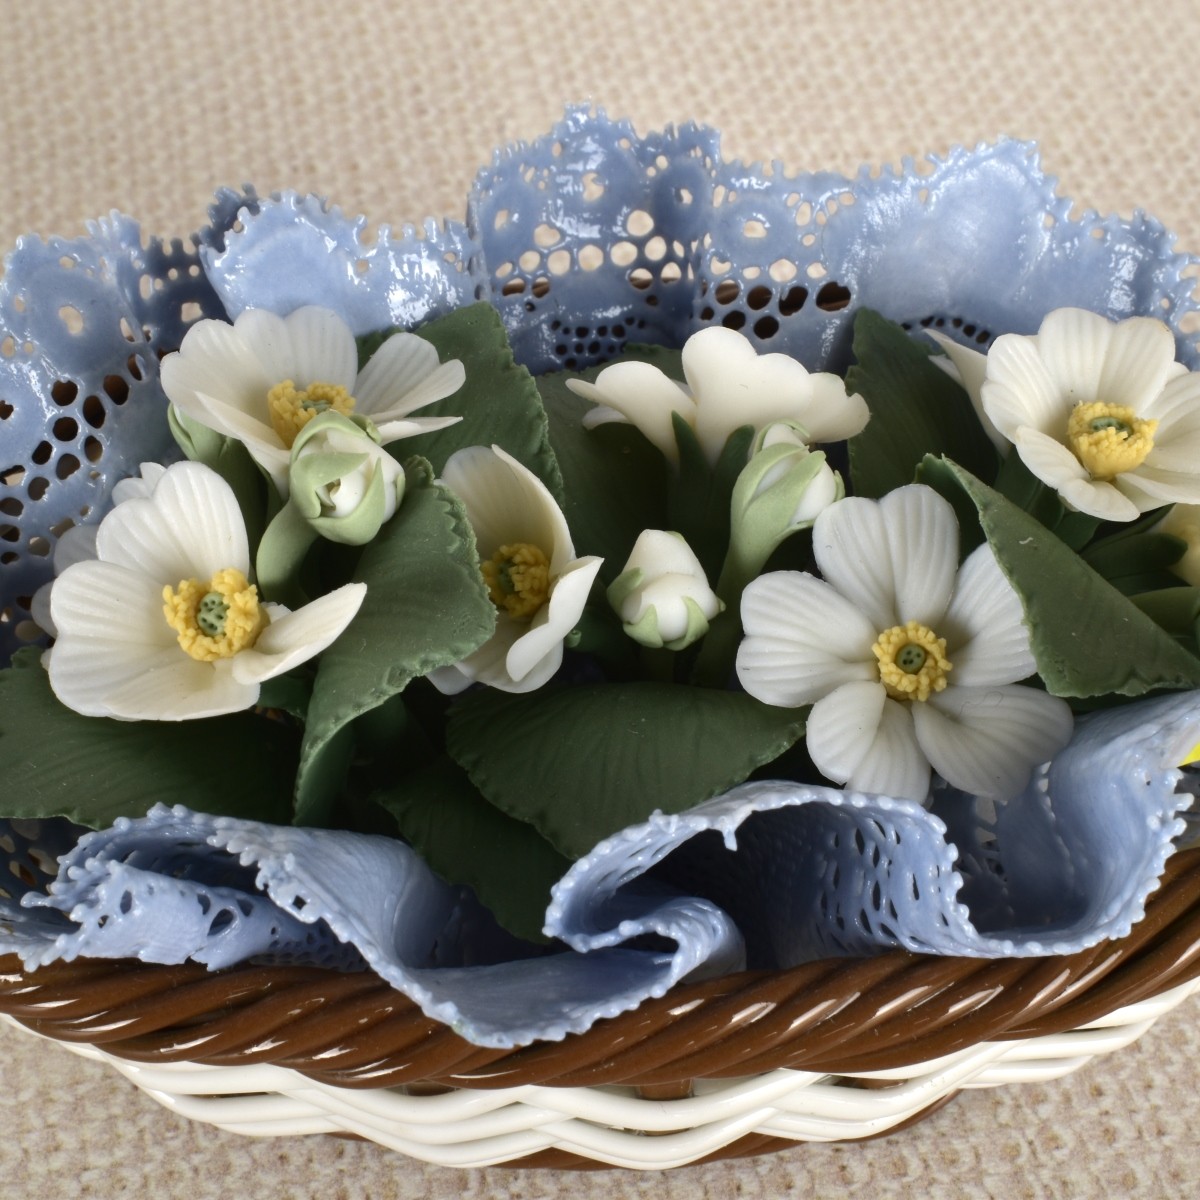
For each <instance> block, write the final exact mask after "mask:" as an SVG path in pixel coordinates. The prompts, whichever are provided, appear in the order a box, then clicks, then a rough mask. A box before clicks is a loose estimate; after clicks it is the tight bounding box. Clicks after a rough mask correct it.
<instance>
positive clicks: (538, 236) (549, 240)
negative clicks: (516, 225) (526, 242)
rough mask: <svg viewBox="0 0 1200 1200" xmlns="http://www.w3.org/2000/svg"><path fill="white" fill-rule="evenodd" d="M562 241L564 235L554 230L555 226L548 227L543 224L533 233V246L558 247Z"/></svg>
mask: <svg viewBox="0 0 1200 1200" xmlns="http://www.w3.org/2000/svg"><path fill="white" fill-rule="evenodd" d="M561 241H562V234H561V233H560V232H559V231H558V230H557V229H555V228H554V226H553V225H547V224H546V223H545V222H543V223H542V224H541V225H539V226H538V227H537V228H536V229H535V230H534V231H533V244H534V245H535V246H542V247H543V248H545V247H549V246H557V245H558V243H559V242H561Z"/></svg>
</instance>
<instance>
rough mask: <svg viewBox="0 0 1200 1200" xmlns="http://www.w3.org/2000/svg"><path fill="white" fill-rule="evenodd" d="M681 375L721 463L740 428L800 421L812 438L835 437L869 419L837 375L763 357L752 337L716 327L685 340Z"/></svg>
mask: <svg viewBox="0 0 1200 1200" xmlns="http://www.w3.org/2000/svg"><path fill="white" fill-rule="evenodd" d="M683 373H684V376H685V377H686V379H687V382H688V387H689V388H690V389H691V393H692V396H693V398H694V399H695V401H696V436H697V438H698V439H699V441H700V445H701V446H702V447H703V448H704V452H705V454H706V455H707V456H708V459H709V461H710V462H716V460H717V458H718V457H719V456H720V453H721V450H722V449H723V448H724V446H725V442H726V440H727V439H728V437H729V435H730V434H731V433H733V431H734V430H735V429H739V428H740V427H741V426H743V425H751V426H753V427H754V428H755V429H756V430H757V429H762V428H763V427H764V426H765V425H769V424H770V423H771V422H772V421H785V420H786V421H796V422H798V423H799V424H801V425H803V426H804V428H805V429H806V430H807V431H808V433H809V436H810V437H811V439H812V440H813V441H835V440H840V439H842V438H845V437H847V436H849V432H847V431H853V432H855V433H857V432H858V430H859V429H861V428H862V426H863V425H865V424H866V418H867V415H868V413H867V408H866V402H865V401H864V400H863V399H862V397H861V396H855V397H849V396H847V395H846V389H845V385H844V384H843V383H842V381H841V379H839V378H838V377H837V376H830V375H826V376H824V377H822V378H821V379H820V381H819V396H818V394H817V383H816V382H815V377H814V376H811V375H809V373H808V371H806V370H805V369H804V367H803V366H802V365H801V364H800V363H799V362H797V361H796V359H794V358H791V357H790V356H788V355H786V354H759V353H758V352H757V351H756V350H755V348H754V344H753V343H752V342H751V341H750V339H749V338H747V337H745V336H744V335H743V334H741V333H738V332H737V331H736V330H734V329H726V328H725V327H724V326H722V325H713V326H710V327H708V328H707V329H702V330H700V331H699V332H698V333H695V334H693V335H692V336H691V337H690V338H688V340H687V342H686V343H685V344H684V347H683Z"/></svg>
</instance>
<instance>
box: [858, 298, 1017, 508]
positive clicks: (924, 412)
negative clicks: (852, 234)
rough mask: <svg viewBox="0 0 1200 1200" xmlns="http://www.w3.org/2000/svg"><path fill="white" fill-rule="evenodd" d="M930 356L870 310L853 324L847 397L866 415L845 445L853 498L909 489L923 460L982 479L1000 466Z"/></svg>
mask: <svg viewBox="0 0 1200 1200" xmlns="http://www.w3.org/2000/svg"><path fill="white" fill-rule="evenodd" d="M933 350H934V346H933V343H932V342H930V343H929V345H928V348H926V346H924V345H922V344H921V343H920V342H918V341H917V340H915V339H914V338H911V337H909V335H908V334H907V333H906V332H905V331H904V330H903V329H902V328H901V327H900V326H899V325H896V324H895V323H893V322H892V321H888V320H886V319H885V318H883V317H881V316H880V315H879V314H878V313H877V312H872V311H871V310H870V309H861V310H860V311H859V313H858V315H857V316H856V317H855V319H854V358H855V365H854V366H852V367H851V368H850V370H849V372H847V374H846V390H847V391H849V392H858V393H859V394H860V395H861V396H862V397H863V399H864V400H866V402H867V406H868V408H870V410H871V419H870V420H869V421H868V422H867V426H866V428H865V429H864V430H863V431H862V433H860V434H858V435H857V436H856V437H853V438H851V439H850V475H851V478H852V479H853V482H854V487H853V490H854V492H855V494H856V495H859V496H870V497H873V498H878V497H880V496H883V495H884V494H885V493H887V492H890V491H892V490H893V489H895V488H898V487H903V486H904V485H905V484H906V483H912V481H913V477H914V474H915V472H916V469H917V467H918V465H919V464H920V462H921V460H922V459H923V458H924V457H925V456H926V455H927V454H930V455H933V456H934V457H938V456H940V455H944V456H945V457H946V458H951V459H953V460H954V461H955V462H957V463H961V464H962V465H963V466H964V467H966V469H967V470H969V471H971V472H972V473H973V474H975V475H977V476H980V477H982V478H984V479H992V478H994V477H995V474H996V467H997V464H998V459H997V455H996V450H995V447H994V446H993V445H992V443H991V442H990V441H989V440H988V436H987V434H986V433H984V431H983V426H982V425H980V423H979V419H978V418H977V417H976V416H975V410H974V409H973V408H972V407H971V401H970V398H969V397H968V396H967V394H966V392H965V391H963V389H962V387H960V386H959V385H958V384H957V383H955V382H954V380H953V379H951V378H950V376H948V375H947V374H946V373H945V372H944V371H942V370H941V369H940V368H938V367H937V366H935V365H934V364H933V363H932V362H931V361H930V354H931V352H932V351H933Z"/></svg>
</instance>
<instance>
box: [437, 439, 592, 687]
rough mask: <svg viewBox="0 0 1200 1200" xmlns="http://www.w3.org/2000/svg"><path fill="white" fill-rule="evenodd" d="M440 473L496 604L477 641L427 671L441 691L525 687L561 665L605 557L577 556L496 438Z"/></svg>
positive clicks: (546, 497)
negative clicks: (484, 637)
mask: <svg viewBox="0 0 1200 1200" xmlns="http://www.w3.org/2000/svg"><path fill="white" fill-rule="evenodd" d="M441 481H442V482H443V483H444V484H445V485H446V486H447V487H448V488H450V489H451V490H452V491H453V492H454V493H455V494H456V495H457V496H458V498H459V499H460V500H461V501H462V503H463V507H464V508H465V509H466V510H467V518H468V520H469V521H470V522H471V527H472V529H474V531H475V542H476V546H477V548H478V550H479V558H480V560H481V562H482V564H483V575H484V579H485V581H486V582H487V585H488V591H489V593H490V594H491V597H492V601H493V602H494V603H495V605H496V608H497V610H498V612H497V621H496V630H495V632H494V633H493V634H492V636H491V637H490V638H489V639H488V641H487V642H485V643H484V645H482V646H481V647H480V648H479V649H478V650H476V651H475V652H474V653H473V654H470V655H468V657H466V658H464V659H463V660H462V661H461V662H458V663H455V664H454V665H453V666H449V667H441V668H439V669H438V670H436V671H433V672H431V673H430V675H429V679H430V680H431V682H432V683H433V685H434V686H435V687H436V688H437V689H438V690H439V691H441V692H444V693H446V694H447V695H454V694H455V693H457V692H461V691H462V690H463V689H464V688H465V687H467V686H468V685H469V684H471V683H475V682H479V683H486V684H488V685H489V686H490V687H494V688H499V689H500V690H501V691H505V692H530V691H533V690H534V689H535V688H539V687H541V686H542V684H544V683H545V682H546V681H547V680H549V679H550V677H551V676H552V675H553V674H554V673H555V672H556V671H557V670H558V668H559V666H560V665H561V663H562V655H563V639H564V638H566V636H567V634H569V633H570V632H571V630H573V629H574V628H575V626H576V624H577V623H578V621H579V618H580V615H581V614H582V613H583V607H584V605H585V604H586V603H587V598H588V593H589V592H590V591H591V590H592V584H593V582H594V581H595V579H596V573H597V571H599V570H600V564H601V563H602V562H603V559H600V558H596V557H594V556H591V557H587V558H576V557H575V547H574V546H573V545H572V543H571V534H570V532H569V530H568V529H567V521H566V518H565V517H564V516H563V514H562V510H561V509H560V508H559V507H558V505H557V504H556V503H555V502H554V497H553V496H551V495H550V493H549V492H548V491H547V490H546V486H545V484H543V483H542V481H541V480H540V479H538V477H537V476H536V475H534V474H533V472H532V471H530V470H529V469H528V468H527V467H524V466H522V465H521V463H519V462H517V460H516V459H515V458H512V457H511V456H510V455H508V454H506V453H505V452H504V451H503V450H501V449H500V447H499V446H492V447H491V449H489V448H488V447H486V446H468V447H467V448H466V449H465V450H459V451H458V452H457V453H455V454H452V455H451V456H450V458H449V460H448V461H447V462H446V466H445V469H444V470H443V472H442V480H441Z"/></svg>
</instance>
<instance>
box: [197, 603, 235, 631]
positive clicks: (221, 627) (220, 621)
mask: <svg viewBox="0 0 1200 1200" xmlns="http://www.w3.org/2000/svg"><path fill="white" fill-rule="evenodd" d="M228 613H229V605H228V604H226V603H225V597H224V596H222V595H221V593H220V592H206V593H205V595H204V598H203V599H202V600H201V601H200V607H199V608H198V609H197V610H196V624H197V625H199V626H200V628H201V629H202V630H203V631H204V632H205V633H206V634H208V636H209V637H214V638H215V637H220V636H221V635H222V634H223V633H224V632H225V618H226V616H227V615H228Z"/></svg>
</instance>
